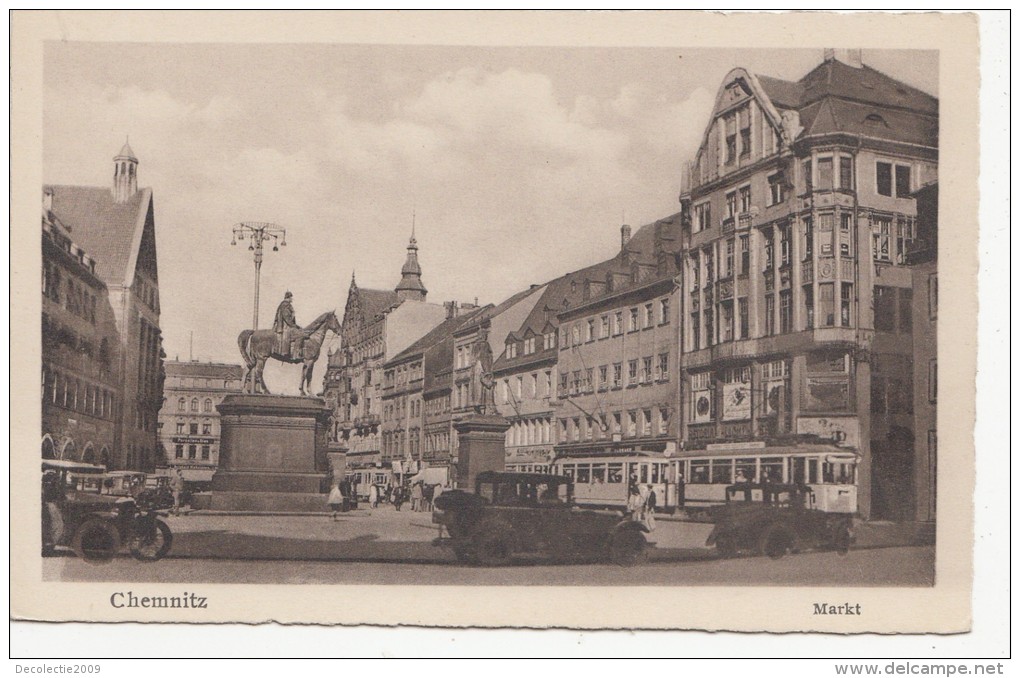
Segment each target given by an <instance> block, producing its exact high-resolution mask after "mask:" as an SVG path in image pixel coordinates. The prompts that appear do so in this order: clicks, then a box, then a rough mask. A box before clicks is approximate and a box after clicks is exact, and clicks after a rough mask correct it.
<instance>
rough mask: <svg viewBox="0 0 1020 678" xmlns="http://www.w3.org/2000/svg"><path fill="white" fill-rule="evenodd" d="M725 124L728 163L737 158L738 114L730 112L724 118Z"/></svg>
mask: <svg viewBox="0 0 1020 678" xmlns="http://www.w3.org/2000/svg"><path fill="white" fill-rule="evenodd" d="M723 125H724V126H725V130H726V164H727V165H728V164H730V163H731V162H733V161H734V160H736V159H737V130H736V127H737V116H736V115H735V114H733V113H730V114H729V115H727V116H726V117H725V118H723Z"/></svg>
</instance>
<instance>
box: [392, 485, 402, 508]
mask: <svg viewBox="0 0 1020 678" xmlns="http://www.w3.org/2000/svg"><path fill="white" fill-rule="evenodd" d="M404 492H405V490H404V486H403V485H398V486H396V487H394V488H393V508H395V509H397V510H398V511H399V510H400V507H401V506H403V505H404Z"/></svg>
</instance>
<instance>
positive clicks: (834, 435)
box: [797, 417, 861, 448]
mask: <svg viewBox="0 0 1020 678" xmlns="http://www.w3.org/2000/svg"><path fill="white" fill-rule="evenodd" d="M859 430H860V427H859V426H858V422H857V417H801V418H799V419H797V433H807V434H811V435H816V436H819V437H820V438H827V439H830V440H832V441H833V442H834V443H836V444H837V445H840V446H842V447H853V448H858V447H860V442H861V439H860V435H859V433H858V431H859Z"/></svg>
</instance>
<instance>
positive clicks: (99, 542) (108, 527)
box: [71, 518, 120, 565]
mask: <svg viewBox="0 0 1020 678" xmlns="http://www.w3.org/2000/svg"><path fill="white" fill-rule="evenodd" d="M71 548H72V549H74V552H75V553H76V554H77V555H78V557H79V558H81V559H82V560H84V561H85V562H86V563H91V564H94V565H99V564H101V563H108V562H110V561H111V560H113V557H114V556H115V555H117V551H118V550H119V549H120V534H119V533H118V532H117V528H116V527H115V526H114V525H113V524H112V523H110V521H108V520H103V519H102V518H92V519H90V520H86V521H85V522H84V523H82V524H81V526H80V527H79V528H78V529H77V530H76V531H75V533H74V538H73V539H72V540H71Z"/></svg>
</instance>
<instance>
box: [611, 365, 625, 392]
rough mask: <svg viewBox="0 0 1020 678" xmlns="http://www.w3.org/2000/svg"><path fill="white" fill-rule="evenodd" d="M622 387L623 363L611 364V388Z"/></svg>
mask: <svg viewBox="0 0 1020 678" xmlns="http://www.w3.org/2000/svg"><path fill="white" fill-rule="evenodd" d="M622 385H623V363H614V364H613V388H620V387H621V386H622Z"/></svg>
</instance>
